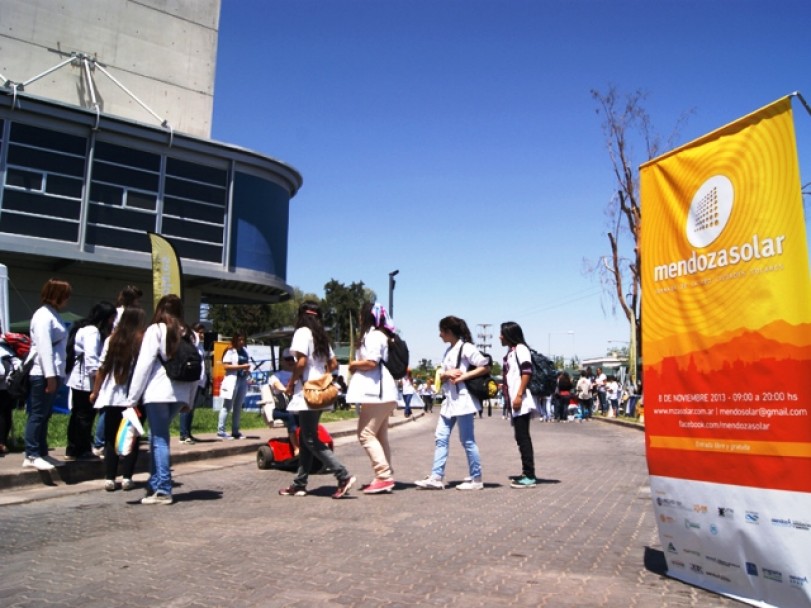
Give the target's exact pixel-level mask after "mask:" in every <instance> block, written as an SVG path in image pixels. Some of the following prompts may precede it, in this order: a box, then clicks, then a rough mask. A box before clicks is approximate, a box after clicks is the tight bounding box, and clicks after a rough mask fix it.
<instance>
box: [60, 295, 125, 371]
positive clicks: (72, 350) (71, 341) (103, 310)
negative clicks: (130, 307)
mask: <svg viewBox="0 0 811 608" xmlns="http://www.w3.org/2000/svg"><path fill="white" fill-rule="evenodd" d="M113 319H115V306H113V305H112V304H111V303H110V302H99V303H98V304H94V305H93V308H91V309H90V312H89V313H88V315H87V316H86V317H85V318H84V319H79V320H78V321H76V322H75V323H73V325H71V327H70V334H69V335H68V343H67V345H66V347H65V354H66V355H67V358H66V360H65V371H66V372H67V373H70V372H71V370H72V369H73V366H74V365H75V363H76V334H77V333H78V331H79V330H80V329H82V328H83V327H88V326H90V325H93V326H95V327H96V329H98V330H99V334H100V335H101V340H102V342H103V341H104V340H105V339H106V338H107V336H109V335H110V329H111V328H112V326H113Z"/></svg>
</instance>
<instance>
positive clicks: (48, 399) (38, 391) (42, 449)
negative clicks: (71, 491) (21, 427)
mask: <svg viewBox="0 0 811 608" xmlns="http://www.w3.org/2000/svg"><path fill="white" fill-rule="evenodd" d="M46 385H47V382H46V380H45V377H44V376H31V398H30V400H29V405H28V422H26V425H25V455H26V456H28V457H29V458H36V457H38V456H47V455H48V422H49V421H50V419H51V413H52V412H53V404H54V401H55V400H56V394H57V393H58V392H59V387H60V386H62V379H61V378H57V385H56V389H57V390H55V391H54V392H52V393H46V392H45V386H46Z"/></svg>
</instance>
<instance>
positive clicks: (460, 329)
mask: <svg viewBox="0 0 811 608" xmlns="http://www.w3.org/2000/svg"><path fill="white" fill-rule="evenodd" d="M439 329H441V330H442V331H449V332H451V333H452V334H453V335H454V336H456V337H457V338H458V339H460V340H461V341H462V342H471V343H472V342H473V337H472V336H471V335H470V329H469V328H468V326H467V323H465V320H464V319H460V318H459V317H454V316H453V315H448V316H447V317H443V318H442V319H441V320H440V321H439Z"/></svg>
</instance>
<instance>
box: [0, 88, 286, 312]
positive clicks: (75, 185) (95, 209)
mask: <svg viewBox="0 0 811 608" xmlns="http://www.w3.org/2000/svg"><path fill="white" fill-rule="evenodd" d="M12 103H13V102H12V99H11V97H9V96H5V95H0V250H2V251H8V252H21V253H25V252H29V253H33V254H34V255H37V254H40V255H42V256H43V257H45V258H49V259H53V258H58V259H64V260H75V261H84V262H93V263H102V264H104V263H107V262H108V261H109V262H111V263H114V264H118V265H124V266H126V265H132V266H133V267H138V268H143V267H145V265H147V264H148V252H149V248H150V243H149V239H148V238H147V236H146V232H147V231H154V232H157V233H159V234H162V235H163V236H165V237H167V238H168V239H169V240H171V242H172V243H173V244H174V245H175V248H176V250H177V251H178V254H179V255H180V257H181V259H182V263H183V268H184V275H185V278H186V280H189V281H193V283H194V284H195V285H196V286H197V287H198V288H199V289H200V290H201V293H202V300H203V301H207V300H208V301H217V302H228V301H234V302H240V301H258V302H261V301H276V300H278V299H285V298H286V297H287V296H288V295H289V292H290V288H289V287H288V286H287V285H286V279H287V239H288V220H289V206H290V199H291V197H292V196H294V195H295V193H296V191H297V190H298V188H299V187H300V186H301V176H300V175H299V174H298V173H297V172H296V171H295V170H294V169H292V168H291V167H289V166H287V165H284V164H283V163H280V162H278V161H276V160H274V159H271V158H269V157H266V156H263V155H260V154H257V153H255V152H252V151H249V150H245V149H242V148H238V147H235V146H229V145H227V144H222V143H218V142H213V141H209V140H203V139H200V138H193V137H189V136H185V135H181V134H176V133H171V132H168V131H167V130H165V129H163V128H159V127H152V126H146V125H141V124H139V123H134V122H131V121H126V120H123V119H120V118H115V117H105V118H103V119H102V120H101V121H100V123H99V124H98V128H96V117H95V115H92V114H91V113H89V112H87V111H86V110H82V109H80V108H73V107H70V106H65V105H61V104H58V103H54V102H50V101H47V100H39V99H29V98H26V99H24V100H23V102H21V101H20V100H19V99H18V100H17V107H14V108H13V109H12V107H11V104H12ZM207 286H211V289H210V290H209V291H210V293H209V291H207ZM209 295H210V296H211V297H210V298H209V297H208V296H209Z"/></svg>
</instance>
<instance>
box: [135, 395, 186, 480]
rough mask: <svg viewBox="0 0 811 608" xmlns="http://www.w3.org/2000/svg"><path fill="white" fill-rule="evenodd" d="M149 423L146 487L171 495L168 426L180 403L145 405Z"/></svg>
mask: <svg viewBox="0 0 811 608" xmlns="http://www.w3.org/2000/svg"><path fill="white" fill-rule="evenodd" d="M144 409H146V419H147V421H149V454H150V456H151V459H152V462H151V463H150V465H149V473H150V475H149V481H148V482H147V487H148V488H149V489H150V490H152V491H153V492H160V493H161V494H171V493H172V469H171V467H170V464H169V424H170V423H171V422H172V419H173V418H174V417H175V416H176V415H177V413H178V411H180V403H177V402H171V403H146V404H144Z"/></svg>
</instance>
